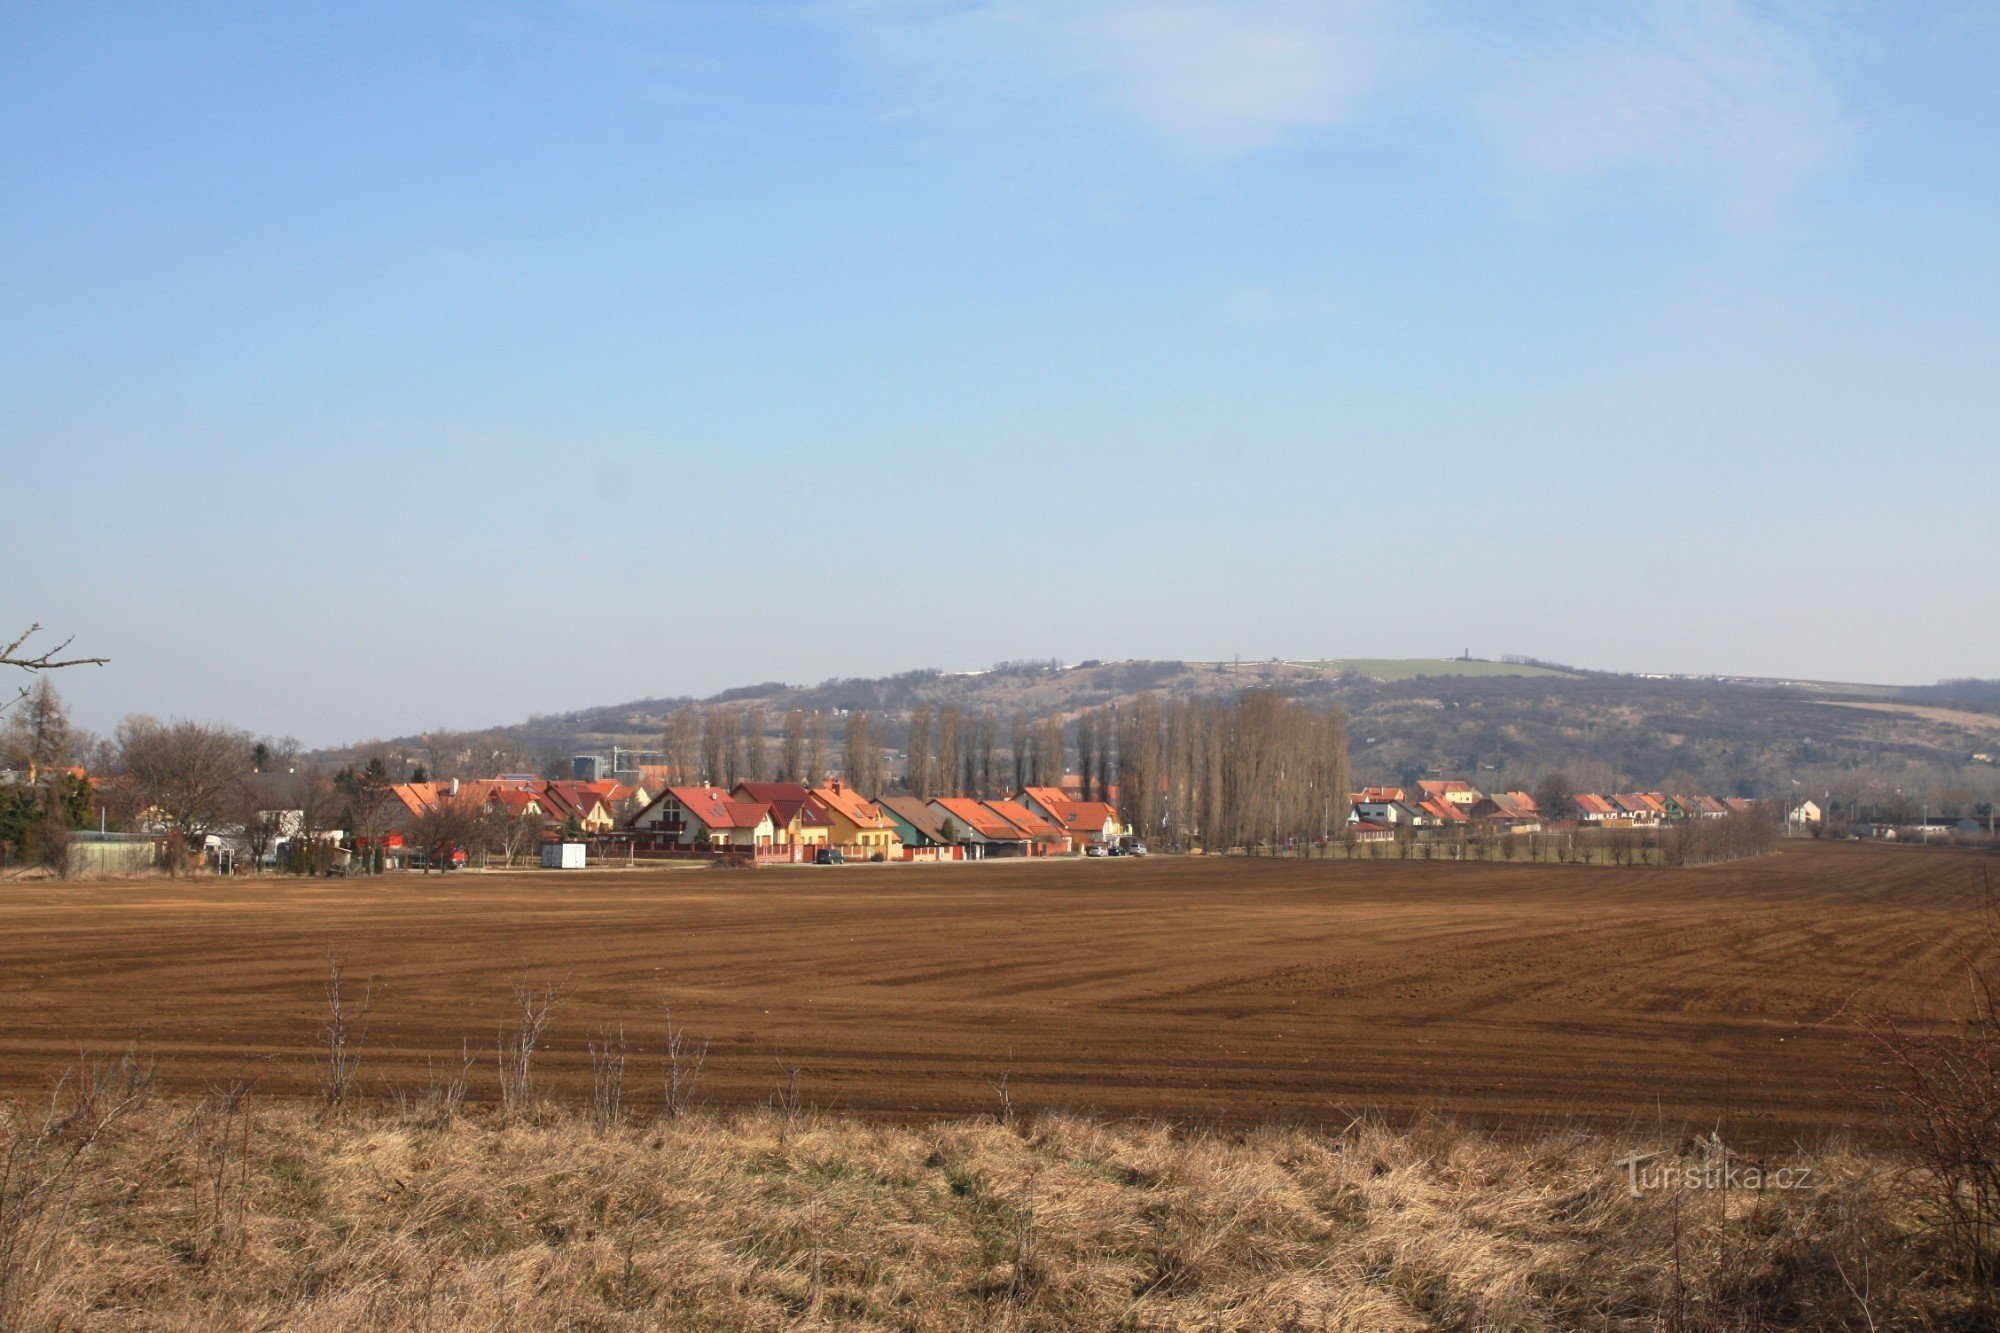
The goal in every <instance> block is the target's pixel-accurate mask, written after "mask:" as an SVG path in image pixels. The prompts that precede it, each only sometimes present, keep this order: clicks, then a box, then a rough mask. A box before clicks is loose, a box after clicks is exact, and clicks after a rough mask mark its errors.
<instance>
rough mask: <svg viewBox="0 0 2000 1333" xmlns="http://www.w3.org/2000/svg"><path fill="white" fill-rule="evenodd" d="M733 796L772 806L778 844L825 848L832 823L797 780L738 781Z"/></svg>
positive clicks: (732, 792) (782, 845)
mask: <svg viewBox="0 0 2000 1333" xmlns="http://www.w3.org/2000/svg"><path fill="white" fill-rule="evenodd" d="M730 795H731V797H733V798H734V799H736V800H738V801H749V802H754V803H757V804H760V805H768V806H770V807H771V824H772V827H773V829H774V830H775V834H776V839H777V841H776V844H775V845H777V846H779V847H824V846H826V845H827V842H828V840H829V839H830V838H831V837H832V835H833V823H832V821H831V820H829V819H828V818H827V816H826V814H825V813H824V812H823V811H822V810H821V809H820V807H819V805H818V803H817V802H815V801H814V800H813V798H812V792H811V791H809V790H808V789H807V788H806V787H805V786H804V785H803V784H801V783H797V782H739V783H737V784H736V787H735V789H734V790H733V791H731V792H730Z"/></svg>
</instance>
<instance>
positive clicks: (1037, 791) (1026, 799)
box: [1014, 787, 1082, 824]
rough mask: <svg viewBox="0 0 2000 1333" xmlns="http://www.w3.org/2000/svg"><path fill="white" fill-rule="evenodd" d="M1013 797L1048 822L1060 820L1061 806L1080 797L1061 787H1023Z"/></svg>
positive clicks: (1055, 822)
mask: <svg viewBox="0 0 2000 1333" xmlns="http://www.w3.org/2000/svg"><path fill="white" fill-rule="evenodd" d="M1014 799H1015V800H1016V801H1019V802H1020V803H1021V804H1022V805H1025V806H1026V807H1028V809H1029V810H1031V811H1033V812H1034V813H1035V814H1038V815H1040V816H1041V817H1042V818H1043V819H1046V820H1048V821H1049V823H1051V824H1057V823H1060V822H1061V821H1062V808H1063V807H1064V806H1066V805H1068V804H1070V803H1071V802H1072V801H1077V800H1081V799H1082V798H1081V797H1079V796H1071V795H1069V794H1068V793H1067V792H1065V791H1064V790H1063V789H1062V788H1061V787H1023V788H1021V790H1019V791H1017V792H1015V793H1014Z"/></svg>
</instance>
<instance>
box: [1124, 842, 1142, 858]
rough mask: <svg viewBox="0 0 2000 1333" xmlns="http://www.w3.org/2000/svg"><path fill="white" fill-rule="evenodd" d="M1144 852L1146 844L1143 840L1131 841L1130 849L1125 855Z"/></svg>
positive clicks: (1136, 854)
mask: <svg viewBox="0 0 2000 1333" xmlns="http://www.w3.org/2000/svg"><path fill="white" fill-rule="evenodd" d="M1146 854H1147V853H1146V844H1145V843H1143V842H1135V843H1133V844H1132V850H1131V851H1129V852H1127V853H1126V855H1127V856H1145V855H1146Z"/></svg>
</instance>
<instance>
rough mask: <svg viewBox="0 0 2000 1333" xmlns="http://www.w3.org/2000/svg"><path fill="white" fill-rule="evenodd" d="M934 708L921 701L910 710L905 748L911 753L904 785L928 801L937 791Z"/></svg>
mask: <svg viewBox="0 0 2000 1333" xmlns="http://www.w3.org/2000/svg"><path fill="white" fill-rule="evenodd" d="M931 719H932V710H931V706H930V704H929V703H920V704H918V705H917V706H916V707H914V708H912V709H911V710H910V739H909V742H908V744H907V745H905V746H904V749H905V750H906V751H907V753H908V754H909V763H908V765H907V766H906V767H905V768H904V770H903V785H904V786H905V787H907V788H908V789H909V791H910V794H911V795H912V796H915V797H916V798H917V799H919V800H924V801H928V800H929V799H930V798H931V796H932V795H933V794H934V792H935V787H934V785H933V782H932V778H931V755H932V750H931V744H932V742H931V726H932V720H931Z"/></svg>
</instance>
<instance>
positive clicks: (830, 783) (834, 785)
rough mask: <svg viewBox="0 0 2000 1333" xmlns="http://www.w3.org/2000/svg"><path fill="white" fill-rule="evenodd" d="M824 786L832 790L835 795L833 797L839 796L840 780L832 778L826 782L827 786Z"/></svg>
mask: <svg viewBox="0 0 2000 1333" xmlns="http://www.w3.org/2000/svg"><path fill="white" fill-rule="evenodd" d="M826 785H827V786H828V787H831V788H832V789H833V791H834V794H835V795H838V794H839V792H840V779H839V778H832V779H830V780H828V782H827V784H826Z"/></svg>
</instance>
